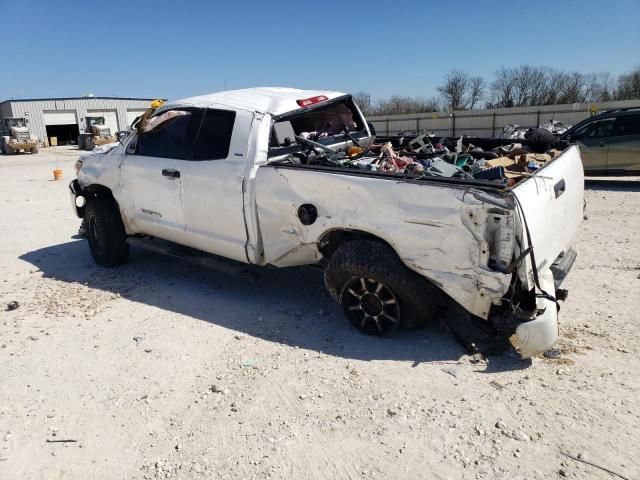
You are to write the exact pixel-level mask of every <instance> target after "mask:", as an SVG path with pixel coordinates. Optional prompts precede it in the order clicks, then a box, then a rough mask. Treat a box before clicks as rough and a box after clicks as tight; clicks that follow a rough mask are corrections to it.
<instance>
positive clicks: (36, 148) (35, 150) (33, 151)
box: [31, 147, 40, 154]
mask: <svg viewBox="0 0 640 480" xmlns="http://www.w3.org/2000/svg"><path fill="white" fill-rule="evenodd" d="M39 151H40V150H39V149H38V147H33V148H32V149H31V153H32V154H35V153H38V152H39Z"/></svg>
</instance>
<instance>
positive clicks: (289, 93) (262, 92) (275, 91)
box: [163, 87, 344, 115]
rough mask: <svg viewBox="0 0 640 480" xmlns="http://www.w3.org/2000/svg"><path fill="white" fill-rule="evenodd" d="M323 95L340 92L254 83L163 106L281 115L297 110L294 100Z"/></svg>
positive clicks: (334, 94) (332, 95) (336, 95)
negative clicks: (211, 108)
mask: <svg viewBox="0 0 640 480" xmlns="http://www.w3.org/2000/svg"><path fill="white" fill-rule="evenodd" d="M320 95H324V96H325V97H327V98H328V99H329V100H331V99H333V98H336V97H340V96H342V95H344V93H341V92H333V91H328V90H300V89H297V88H285V87H256V88H244V89H241V90H227V91H224V92H217V93H210V94H208V95H201V96H198V97H190V98H185V99H182V100H175V101H172V102H168V103H167V104H166V105H165V106H164V108H163V110H165V109H166V108H167V107H168V108H171V107H187V106H193V107H213V106H228V107H232V108H235V109H241V110H249V111H252V112H261V113H269V114H271V115H281V114H283V113H287V112H291V111H293V110H297V109H299V108H301V107H300V105H298V104H297V103H296V101H297V100H303V99H305V98H311V97H317V96H320Z"/></svg>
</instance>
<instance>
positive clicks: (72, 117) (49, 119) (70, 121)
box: [43, 110, 78, 125]
mask: <svg viewBox="0 0 640 480" xmlns="http://www.w3.org/2000/svg"><path fill="white" fill-rule="evenodd" d="M43 113H44V124H45V125H75V124H77V123H78V120H77V118H76V112H75V110H55V111H48V112H47V111H45V112H43Z"/></svg>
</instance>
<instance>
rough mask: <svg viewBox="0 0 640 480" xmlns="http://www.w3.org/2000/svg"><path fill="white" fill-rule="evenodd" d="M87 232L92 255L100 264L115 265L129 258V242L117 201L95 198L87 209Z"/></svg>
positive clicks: (104, 265) (105, 265)
mask: <svg viewBox="0 0 640 480" xmlns="http://www.w3.org/2000/svg"><path fill="white" fill-rule="evenodd" d="M84 218H85V221H84V223H85V225H86V230H87V232H86V234H87V237H88V240H89V248H90V249H91V255H92V256H93V259H94V260H95V262H96V263H97V264H98V265H101V266H103V267H114V266H116V265H121V264H123V263H125V262H126V261H127V259H128V258H129V244H128V243H127V234H126V232H125V230H124V225H123V223H122V218H121V217H120V211H119V210H118V206H117V205H116V203H115V201H114V200H112V199H108V198H93V199H91V201H89V203H88V205H87V208H86V211H85V217H84Z"/></svg>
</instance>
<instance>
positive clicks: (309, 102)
mask: <svg viewBox="0 0 640 480" xmlns="http://www.w3.org/2000/svg"><path fill="white" fill-rule="evenodd" d="M325 100H329V99H328V98H327V97H325V96H324V95H318V96H317V97H311V98H303V99H302V100H296V103H297V104H298V105H300V106H301V107H309V106H311V105H315V104H316V103H320V102H324V101H325Z"/></svg>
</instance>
